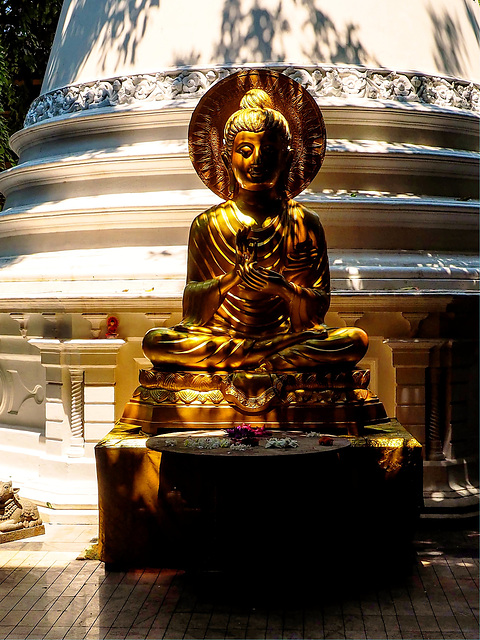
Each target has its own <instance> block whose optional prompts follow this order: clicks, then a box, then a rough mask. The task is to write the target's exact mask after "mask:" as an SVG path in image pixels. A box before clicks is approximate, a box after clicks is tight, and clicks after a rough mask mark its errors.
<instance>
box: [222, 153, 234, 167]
mask: <svg viewBox="0 0 480 640" xmlns="http://www.w3.org/2000/svg"><path fill="white" fill-rule="evenodd" d="M222 162H223V164H224V165H225V167H226V169H227V171H229V170H230V169H231V166H232V163H231V162H230V158H229V157H228V153H227V152H226V151H222Z"/></svg>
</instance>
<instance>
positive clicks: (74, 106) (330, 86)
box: [25, 65, 480, 127]
mask: <svg viewBox="0 0 480 640" xmlns="http://www.w3.org/2000/svg"><path fill="white" fill-rule="evenodd" d="M262 66H265V65H262ZM240 68H242V67H237V66H235V67H227V66H223V67H214V68H211V69H200V68H199V69H196V68H194V67H192V68H189V69H176V70H171V71H166V72H161V71H159V72H157V73H152V74H136V75H132V76H121V77H117V78H107V79H99V80H96V81H94V82H87V83H81V84H72V85H68V86H66V87H62V88H61V89H55V90H53V91H49V92H47V93H45V94H43V95H41V96H39V97H38V98H37V99H36V100H35V101H34V102H33V104H32V106H31V107H30V109H29V111H28V114H27V116H26V119H25V126H26V127H28V126H31V125H33V124H36V123H37V122H41V121H43V120H47V119H49V118H54V117H57V116H64V115H67V114H70V113H76V112H79V111H87V110H91V109H102V108H108V107H132V106H137V105H143V104H145V103H147V104H148V103H152V102H153V103H162V102H170V101H172V100H175V101H179V100H192V99H198V98H199V97H200V96H201V95H203V93H205V91H206V90H207V89H208V88H209V87H210V86H212V85H213V84H214V83H215V82H217V81H218V80H220V79H222V78H224V77H226V76H228V75H230V74H232V73H234V72H235V71H237V70H238V69H240ZM271 68H274V69H277V70H278V71H281V72H282V73H284V74H285V75H287V76H290V77H292V78H293V79H295V80H296V81H297V82H299V83H300V84H302V85H303V86H304V87H306V88H307V89H308V91H309V92H310V93H311V94H312V95H313V96H314V97H315V98H318V99H321V98H329V97H332V98H344V99H345V98H346V99H349V98H350V99H351V98H355V99H368V100H379V101H394V102H403V103H409V104H412V103H421V104H426V105H431V106H436V107H441V108H456V109H462V110H468V111H472V112H475V113H478V112H479V111H480V106H479V103H480V89H479V86H478V85H477V84H474V83H473V82H468V81H466V80H460V79H455V78H448V77H441V76H432V75H428V74H423V73H414V72H405V73H398V72H396V71H392V70H390V69H368V68H365V67H361V66H358V65H318V66H315V67H305V68H296V67H285V66H276V65H271Z"/></svg>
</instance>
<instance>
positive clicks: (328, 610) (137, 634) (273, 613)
mask: <svg viewBox="0 0 480 640" xmlns="http://www.w3.org/2000/svg"><path fill="white" fill-rule="evenodd" d="M476 525H477V523H476V522H474V523H473V524H472V523H471V522H460V523H459V522H458V521H457V522H456V523H453V524H452V523H447V522H443V523H435V524H433V523H429V522H427V521H422V523H421V525H420V527H419V531H418V533H417V536H416V541H415V560H414V563H413V567H412V569H411V571H408V574H407V575H404V576H396V577H393V576H390V577H389V578H387V577H385V576H383V577H382V578H378V577H377V578H372V579H370V580H368V579H367V578H368V576H366V575H364V576H360V577H359V579H357V580H354V581H352V580H350V579H349V577H348V574H344V575H343V576H341V577H340V578H339V579H338V580H337V581H333V582H330V581H328V583H327V584H325V580H324V579H323V578H324V576H322V575H321V574H320V573H318V572H315V575H309V574H308V573H296V572H295V571H294V572H292V573H291V574H289V576H288V577H285V576H282V575H279V576H277V577H276V578H275V579H274V580H270V579H269V578H268V576H264V575H262V574H261V572H260V571H259V570H258V568H257V570H256V566H255V562H254V559H253V555H254V554H252V558H251V559H250V560H249V558H248V557H247V558H246V560H245V565H244V570H243V572H242V577H241V578H239V577H238V576H237V577H236V578H226V577H225V576H222V575H221V574H218V573H211V574H209V573H203V574H190V573H188V572H187V573H186V572H184V571H176V570H172V569H162V570H158V569H147V570H140V571H128V572H107V571H105V568H104V565H103V564H102V563H99V562H98V561H94V560H77V559H76V557H77V556H78V555H79V553H80V552H82V551H83V550H84V549H85V547H86V546H87V544H88V541H89V540H90V539H91V538H92V537H94V536H95V535H96V530H95V528H94V527H86V526H66V525H62V526H60V525H46V529H47V531H46V534H45V536H41V537H37V538H31V539H25V540H22V541H19V542H11V543H6V544H3V545H1V547H0V638H1V639H5V638H8V640H13V639H15V638H17V639H22V640H24V639H26V638H34V639H40V638H46V639H50V638H51V639H52V640H60V639H61V638H68V639H72V640H76V639H77V638H78V639H80V638H87V639H91V640H96V639H103V638H114V639H120V638H122V639H123V638H132V639H133V638H139V639H143V640H145V639H147V638H148V639H160V638H185V639H189V638H192V639H200V638H202V639H203V638H307V639H312V640H313V639H314V638H333V639H338V638H352V639H363V638H366V639H374V638H385V639H390V638H392V639H394V638H413V639H417V638H418V639H420V638H433V639H443V638H445V639H452V640H453V639H455V640H458V639H461V638H472V639H475V640H478V638H479V637H480V633H479V622H478V604H479V596H478V576H479V569H478V527H477V526H476ZM389 561H390V559H389V558H388V557H387V558H385V563H386V566H388V563H389Z"/></svg>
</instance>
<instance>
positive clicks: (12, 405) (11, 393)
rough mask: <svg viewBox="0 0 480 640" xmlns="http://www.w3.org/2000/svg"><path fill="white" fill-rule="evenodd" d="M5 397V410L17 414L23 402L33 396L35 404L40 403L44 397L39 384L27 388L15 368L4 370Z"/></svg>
mask: <svg viewBox="0 0 480 640" xmlns="http://www.w3.org/2000/svg"><path fill="white" fill-rule="evenodd" d="M5 374H6V376H5V378H6V388H7V389H8V391H6V393H5V396H6V398H7V405H6V407H5V408H6V411H7V413H11V414H14V415H17V414H18V412H19V411H20V407H21V406H22V404H23V403H24V402H26V401H27V400H29V399H30V398H33V399H34V400H35V402H36V403H37V404H42V402H43V401H44V399H45V390H44V388H43V387H42V385H40V384H36V385H35V386H34V387H33V389H29V388H28V387H27V386H26V385H25V383H24V382H23V380H22V378H21V375H20V373H19V372H18V371H16V370H15V369H7V370H6V371H5Z"/></svg>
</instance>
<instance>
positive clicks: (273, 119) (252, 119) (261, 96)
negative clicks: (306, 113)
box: [223, 89, 292, 158]
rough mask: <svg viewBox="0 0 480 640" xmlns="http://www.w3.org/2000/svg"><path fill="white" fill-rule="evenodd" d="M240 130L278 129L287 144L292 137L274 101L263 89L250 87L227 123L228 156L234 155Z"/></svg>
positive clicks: (224, 143)
mask: <svg viewBox="0 0 480 640" xmlns="http://www.w3.org/2000/svg"><path fill="white" fill-rule="evenodd" d="M240 131H251V132H252V133H260V132H261V131H278V133H279V134H280V135H281V136H282V137H283V138H284V140H285V144H286V146H288V145H289V144H290V140H291V138H292V136H291V133H290V128H289V126H288V122H287V121H286V119H285V117H284V116H283V115H282V114H281V113H280V112H279V111H276V110H275V109H274V108H273V103H272V100H271V98H270V96H269V95H268V93H266V92H265V91H263V89H250V91H247V93H246V94H245V95H244V96H243V98H242V100H241V102H240V109H239V110H238V111H235V113H233V114H232V115H231V116H230V118H229V119H228V120H227V123H226V124H225V129H224V134H223V145H224V146H223V148H224V151H225V152H226V154H227V156H228V158H231V157H232V148H233V143H234V141H235V136H236V135H237V133H240Z"/></svg>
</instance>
